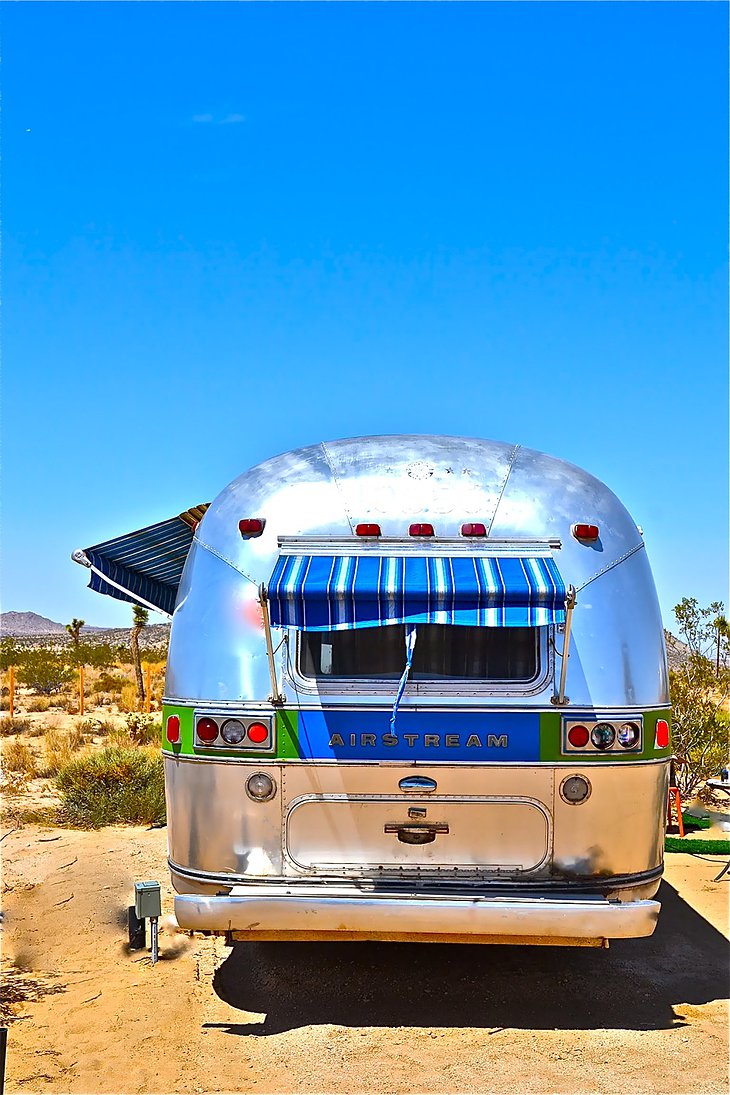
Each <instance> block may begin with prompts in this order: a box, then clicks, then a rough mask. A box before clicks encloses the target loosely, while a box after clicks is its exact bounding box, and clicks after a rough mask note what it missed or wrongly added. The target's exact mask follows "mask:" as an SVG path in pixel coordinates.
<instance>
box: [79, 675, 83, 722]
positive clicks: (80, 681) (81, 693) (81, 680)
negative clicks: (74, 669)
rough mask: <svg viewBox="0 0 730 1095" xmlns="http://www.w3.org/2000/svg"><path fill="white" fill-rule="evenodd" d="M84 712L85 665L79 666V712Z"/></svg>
mask: <svg viewBox="0 0 730 1095" xmlns="http://www.w3.org/2000/svg"><path fill="white" fill-rule="evenodd" d="M83 713H84V667H83V665H80V666H79V714H80V715H83Z"/></svg>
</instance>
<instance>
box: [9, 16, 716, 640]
mask: <svg viewBox="0 0 730 1095" xmlns="http://www.w3.org/2000/svg"><path fill="white" fill-rule="evenodd" d="M726 24H727V9H726V6H725V5H724V4H710V3H708V4H700V3H667V4H664V3H641V4H639V3H623V4H618V3H602V4H593V3H588V4H584V3H550V2H546V3H537V4H532V3H505V4H503V3H484V4H460V3H439V4H435V3H434V4H420V3H407V4H399V3H389V4H384V3H383V4H380V3H370V4H358V3H341V4H334V3H333V4H318V3H311V4H310V3H303V4H288V3H271V4H268V3H267V4H258V3H242V4H233V3H231V4H226V3H224V4H218V3H182V4H178V3H174V2H172V3H164V4H163V3H156V4H146V3H145V4H137V3H128V4H118V3H98V4H79V3H71V4H66V3H63V2H61V3H53V4H36V3H34V4H29V3H25V4H23V3H18V4H6V5H5V8H4V13H3V38H4V49H3V52H4V62H3V67H4V94H3V118H4V123H3V135H4V141H3V153H4V154H3V167H4V198H3V251H4V264H3V285H4V305H5V307H4V322H3V343H4V352H3V360H4V370H3V381H2V417H3V447H2V453H3V457H4V459H3V486H2V516H3V527H4V536H3V543H2V551H3V558H2V607H3V609H4V610H11V609H15V610H32V611H36V612H39V613H41V614H43V615H47V616H51V617H53V618H54V619H57V620H60V621H63V622H65V621H67V620H69V619H70V618H71V616H73V615H77V616H78V615H80V616H83V617H84V618H85V619H86V621H87V622H89V623H95V624H110V625H112V624H116V625H122V624H126V623H127V622H128V621H129V618H130V614H131V609H130V608H129V607H127V606H125V605H122V604H120V603H117V602H114V601H111V600H109V599H108V598H102V597H99V596H98V595H97V594H93V593H92V592H91V591H88V590H86V589H85V581H86V578H85V574H84V573H83V572H82V570H81V568H79V567H77V566H75V565H74V564H72V563H71V562H70V560H69V553H70V551H71V550H72V549H73V548H75V547H78V546H85V545H87V544H93V543H97V542H99V541H100V540H103V539H106V538H108V537H111V536H113V535H116V534H118V533H121V532H126V531H128V530H131V529H133V528H139V527H142V526H144V525H146V524H150V523H152V522H154V521H156V520H161V519H163V518H165V517H168V516H171V515H172V514H174V513H176V512H178V511H180V510H182V509H185V508H187V507H188V506H190V505H193V504H196V503H198V502H202V501H207V500H209V499H210V498H212V497H213V496H214V495H215V494H217V493H218V491H219V490H220V489H221V488H222V487H223V486H224V485H225V484H226V483H227V482H228V481H229V480H230V479H232V478H234V477H235V476H236V475H237V474H239V473H240V472H241V471H243V470H244V469H245V468H247V467H249V466H250V465H252V464H254V463H257V462H258V461H260V460H262V459H265V458H267V457H268V456H271V455H273V454H275V453H277V452H280V451H283V450H285V449H288V448H294V447H298V446H300V445H304V444H309V443H312V442H315V441H318V440H321V439H327V438H334V437H342V436H350V435H358V434H367V433H401V432H424V433H429V432H433V433H454V434H467V435H473V436H482V437H493V438H497V439H500V440H506V441H518V442H520V443H521V444H524V445H527V446H531V447H533V448H537V449H541V450H543V451H546V452H550V453H553V454H554V455H557V456H561V457H564V458H566V459H568V460H571V461H573V462H574V463H577V464H579V465H582V466H583V467H586V468H587V469H589V470H590V471H591V472H593V473H594V474H595V475H597V476H598V477H599V478H601V479H603V480H604V481H605V482H607V483H608V484H609V485H610V486H611V487H612V488H613V489H614V490H615V491H616V493H617V494H619V496H620V497H621V498H622V499H623V501H624V502H625V503H626V504H627V505H628V507H629V509H630V510H631V512H632V513H633V515H634V517H635V518H636V520H637V521H638V523H639V524H641V525H642V526H643V528H644V530H645V536H646V542H647V546H648V550H649V555H650V559H651V562H652V566H653V569H654V573H655V578H656V581H657V587H658V591H659V596H660V601H661V604H662V609H663V612H664V615H665V622H667V623H668V624H671V608H672V606H673V604H675V603H676V601H677V600H678V599H679V598H680V597H682V596H685V595H686V596H696V597H698V598H699V599H700V600H701V601H702V602H708V601H710V600H713V599H717V598H720V599H725V600H726V601H727V546H726V545H727V529H728V517H727V493H728V492H727V462H728V457H727V452H728V437H727V365H726V356H727V355H726V345H727V308H726V295H727V287H726V274H725V262H726V249H727V244H726V240H727V189H726V177H727V138H726V133H727V107H726V100H727V90H726V88H727V82H726V81H727V72H726V69H727V26H726Z"/></svg>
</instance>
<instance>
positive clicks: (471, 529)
mask: <svg viewBox="0 0 730 1095" xmlns="http://www.w3.org/2000/svg"><path fill="white" fill-rule="evenodd" d="M461 535H462V536H486V535H487V526H486V525H484V524H482V522H481V521H467V523H466V524H465V525H462V526H461Z"/></svg>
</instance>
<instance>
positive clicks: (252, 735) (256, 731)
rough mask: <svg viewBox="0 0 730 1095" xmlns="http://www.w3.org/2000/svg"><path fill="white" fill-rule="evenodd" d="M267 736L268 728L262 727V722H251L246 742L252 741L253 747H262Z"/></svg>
mask: <svg viewBox="0 0 730 1095" xmlns="http://www.w3.org/2000/svg"><path fill="white" fill-rule="evenodd" d="M268 736H269V728H268V726H264V724H263V723H262V722H252V723H251V725H250V726H249V728H248V740H249V741H252V742H253V743H254V745H262V744H263V742H265V741H266V739H267V738H268Z"/></svg>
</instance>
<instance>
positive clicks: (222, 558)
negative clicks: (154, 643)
mask: <svg viewBox="0 0 730 1095" xmlns="http://www.w3.org/2000/svg"><path fill="white" fill-rule="evenodd" d="M193 543H194V544H198V545H199V546H200V547H202V548H203V549H204V550H205V551H208V552H210V554H211V555H215V557H216V559H220V561H221V562H222V563H227V564H228V566H229V567H231V568H232V569H233V570H235V572H236V574H240V575H241V577H242V578H246V579H248V581H249V582H251V583H252V585H255V586H256V587H257V588H258V582H256V580H255V579H254V578H252V577H251V575H250V574H246V572H245V570H241V568H240V567H239V566H236V564H235V563H234V562H233V561H232V560H231V559H229V558H227V557H226V556H225V555H223V554H222V553H221V552H220V551H218V550H217V549H216V548H214V547H211V545H210V544H206V542H205V540H201V539H200V537H199V536H193ZM155 611H157V609H156V610H155Z"/></svg>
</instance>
